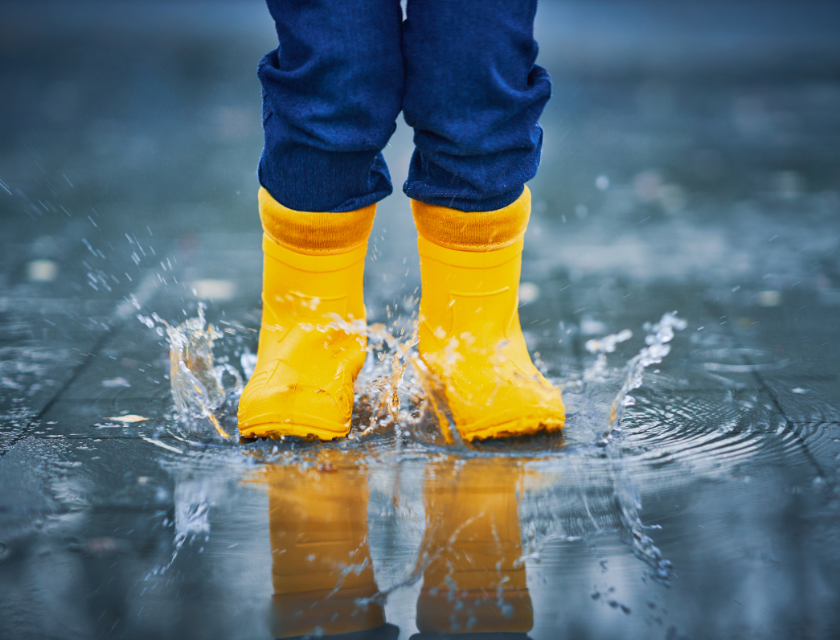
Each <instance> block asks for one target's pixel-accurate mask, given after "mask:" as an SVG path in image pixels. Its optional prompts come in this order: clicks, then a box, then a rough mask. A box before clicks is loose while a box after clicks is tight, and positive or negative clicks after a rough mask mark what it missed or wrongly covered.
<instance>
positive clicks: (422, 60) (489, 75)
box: [258, 0, 551, 211]
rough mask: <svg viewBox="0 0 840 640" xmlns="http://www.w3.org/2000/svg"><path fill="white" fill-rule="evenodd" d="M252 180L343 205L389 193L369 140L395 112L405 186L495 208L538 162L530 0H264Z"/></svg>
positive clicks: (288, 202)
mask: <svg viewBox="0 0 840 640" xmlns="http://www.w3.org/2000/svg"><path fill="white" fill-rule="evenodd" d="M267 2H268V7H269V10H270V11H271V15H272V17H273V18H274V21H275V24H276V27H277V35H278V38H279V41H280V46H279V47H278V48H277V49H276V50H274V51H272V52H271V53H269V54H268V55H266V56H265V57H264V58H263V59H262V61H261V62H260V65H259V70H258V75H259V78H260V82H261V83H262V88H263V128H264V130H265V148H264V150H263V155H262V158H261V159H260V166H259V179H260V184H262V186H264V187H265V188H266V190H267V191H268V192H269V193H270V194H271V195H272V196H274V198H275V200H277V201H278V202H280V203H281V204H282V205H284V206H286V207H288V208H290V209H294V210H297V211H352V210H354V209H359V208H361V207H364V206H367V205H369V204H372V203H374V202H377V201H379V200H381V199H382V198H384V197H385V196H387V195H389V194H390V193H391V191H392V187H391V179H390V176H389V174H388V168H387V166H386V165H385V161H384V159H383V157H382V154H381V150H382V149H383V148H384V147H385V145H386V144H387V142H388V139H389V138H390V137H391V135H392V134H393V132H394V130H395V128H396V118H397V116H398V115H399V113H400V111H402V112H403V115H404V117H405V121H406V123H408V124H409V125H410V126H411V127H413V128H414V144H415V151H414V155H413V157H412V160H411V166H410V168H409V174H408V180H407V181H406V183H405V185H404V187H403V188H404V190H405V193H406V194H407V195H408V196H409V197H411V198H414V199H416V200H419V201H421V202H425V203H428V204H435V205H443V206H447V207H451V208H455V209H459V210H461V211H493V210H495V209H499V208H501V207H505V206H507V205H508V204H510V203H511V202H513V201H514V200H516V199H517V198H518V197H519V196H520V194H521V193H522V190H523V187H524V185H525V183H526V182H527V181H528V180H530V179H531V178H533V177H534V176H535V175H536V172H537V166H538V165H539V159H540V149H541V146H542V128H541V127H540V126H539V124H538V123H537V121H538V119H539V116H540V114H541V113H542V110H543V108H544V107H545V104H546V102H547V101H548V99H549V97H550V96H551V81H550V79H549V76H548V73H547V72H546V71H545V69H543V68H542V67H540V66H538V65H536V64H535V63H534V62H535V60H536V57H537V43H536V42H535V41H534V37H533V24H534V15H535V13H536V4H537V3H536V0H408V3H407V17H406V19H405V21H403V15H402V9H401V8H400V3H399V0H267Z"/></svg>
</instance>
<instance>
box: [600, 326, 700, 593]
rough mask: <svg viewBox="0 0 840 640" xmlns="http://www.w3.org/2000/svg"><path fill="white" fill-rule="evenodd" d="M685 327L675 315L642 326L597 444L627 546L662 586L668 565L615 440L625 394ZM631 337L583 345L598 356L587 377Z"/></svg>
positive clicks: (626, 334)
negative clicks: (650, 533) (644, 519)
mask: <svg viewBox="0 0 840 640" xmlns="http://www.w3.org/2000/svg"><path fill="white" fill-rule="evenodd" d="M686 326H687V323H686V321H685V320H683V319H682V318H678V317H677V314H676V312H669V313H666V314H664V315H663V316H662V319H661V320H660V321H659V322H657V323H656V324H650V323H645V325H644V329H645V331H647V332H648V335H647V336H646V337H645V346H644V347H643V348H642V350H641V351H640V352H639V353H638V354H636V355H635V356H634V357H633V358H631V359H630V360H629V361H628V362H627V365H626V366H625V368H624V378H623V381H622V384H621V388H620V389H619V390H618V393H617V394H616V396H615V399H614V400H613V402H612V407H611V410H610V417H609V421H608V424H607V430H606V431H605V432H604V433H603V434H602V436H601V440H600V442H599V443H598V446H600V447H603V448H604V450H605V452H606V456H607V459H608V460H609V461H610V463H611V464H610V466H609V471H610V476H611V481H612V486H613V496H614V498H615V504H616V506H617V507H618V509H619V511H620V519H621V523H622V526H623V528H624V530H625V533H626V534H627V536H628V538H629V539H628V540H627V542H628V544H629V545H630V547H631V548H632V549H633V551H634V553H635V554H636V555H637V556H638V557H639V558H641V559H642V560H644V561H645V562H646V563H647V564H648V565H649V566H650V567H651V569H652V570H653V574H652V577H653V579H655V580H658V581H660V582H663V583H667V582H668V580H669V579H670V575H671V563H670V561H668V560H666V559H665V558H663V557H662V552H661V551H660V550H659V549H658V548H657V547H656V545H654V544H653V540H652V539H651V538H650V536H648V535H647V534H646V533H645V526H644V524H643V523H642V520H641V517H640V516H639V512H640V511H641V508H642V505H641V499H640V497H639V492H638V490H637V489H636V487H635V485H634V483H633V480H632V477H631V475H630V473H629V471H628V468H627V464H626V463H625V461H624V460H623V458H622V448H621V443H620V441H618V439H617V438H616V437H615V436H617V435H619V434H620V433H621V429H620V424H621V419H622V417H623V416H624V409H625V407H627V406H628V404H630V403H628V402H627V400H628V399H629V396H628V394H629V393H630V391H632V390H633V389H638V388H639V387H641V386H642V377H643V374H644V371H645V369H646V368H647V367H649V366H650V365H652V364H658V363H660V362H662V359H663V358H664V357H665V356H667V355H668V354H669V353H670V351H671V345H670V344H668V343H669V342H671V340H673V338H674V330H677V331H681V330H683V329H685V327H686ZM631 336H632V333H631V332H630V331H629V330H626V329H625V330H624V331H621V332H620V333H617V334H615V335H611V336H607V337H605V338H602V339H600V340H590V341H588V342H587V343H586V349H587V350H588V351H589V352H590V353H595V354H597V358H596V361H595V365H594V366H593V368H592V371H590V372H589V374H588V375H589V378H590V379H594V378H595V376H597V375H600V374H602V373H604V372H605V371H606V354H607V353H612V352H614V351H615V348H616V345H617V344H619V343H620V342H624V341H626V340H628V339H630V337H631Z"/></svg>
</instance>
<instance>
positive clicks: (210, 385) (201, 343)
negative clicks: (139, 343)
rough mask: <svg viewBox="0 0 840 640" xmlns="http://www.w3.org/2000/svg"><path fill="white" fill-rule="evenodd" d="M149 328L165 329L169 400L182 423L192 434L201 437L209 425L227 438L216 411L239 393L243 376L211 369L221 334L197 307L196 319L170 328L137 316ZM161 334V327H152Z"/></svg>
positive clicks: (229, 368) (156, 319)
mask: <svg viewBox="0 0 840 640" xmlns="http://www.w3.org/2000/svg"><path fill="white" fill-rule="evenodd" d="M138 318H139V319H140V320H141V321H142V322H143V323H144V324H146V326H149V327H155V323H157V324H159V325H163V327H165V328H166V337H167V339H168V341H169V381H170V385H171V387H172V399H173V401H174V402H175V407H176V409H177V411H178V416H179V418H180V420H181V423H182V424H183V425H185V426H186V427H187V429H188V430H190V431H191V432H193V433H196V434H204V433H205V432H206V424H207V422H208V421H209V422H210V424H212V425H213V427H214V429H215V431H216V433H217V434H218V435H220V436H221V437H222V438H226V439H229V438H231V437H232V436H231V435H229V434H228V433H227V432H226V431H225V430H224V429H223V428H222V426H221V425H220V424H219V420H218V418H217V417H216V413H215V412H216V410H217V409H219V408H220V407H221V406H222V405H223V404H224V402H225V399H226V398H227V397H228V396H233V397H236V396H238V395H239V394H240V393H241V392H242V376H241V375H240V373H239V371H237V370H236V368H234V367H233V366H231V365H230V364H227V363H223V364H221V365H217V366H214V365H213V343H214V341H215V340H217V339H218V338H220V337H221V336H222V334H221V333H220V332H219V331H218V330H217V329H216V328H215V327H214V326H213V325H212V324H207V321H206V320H205V318H204V305H203V304H199V306H198V316H197V317H195V318H189V319H187V320H186V321H184V322H182V323H181V324H179V325H178V326H177V327H173V326H172V325H170V324H169V323H167V322H166V321H165V320H163V319H162V318H161V317H160V316H158V315H157V314H152V316H151V317H150V318H145V317H143V316H138ZM155 328H156V329H157V330H158V331H159V332H161V327H160V326H157V327H155ZM225 374H229V375H230V376H231V377H232V378H233V386H232V387H231V388H229V389H226V388H225V385H224V383H223V378H224V376H225Z"/></svg>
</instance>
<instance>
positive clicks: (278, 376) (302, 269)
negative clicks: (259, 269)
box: [239, 189, 376, 440]
mask: <svg viewBox="0 0 840 640" xmlns="http://www.w3.org/2000/svg"><path fill="white" fill-rule="evenodd" d="M375 212H376V205H371V206H369V207H366V208H364V209H359V210H358V211H349V212H346V213H308V212H300V211H292V210H291V209H287V208H285V207H284V206H282V205H281V204H279V203H278V202H276V201H275V200H274V199H273V198H272V197H271V196H270V195H269V193H268V192H267V191H266V190H265V189H260V216H261V218H262V222H263V228H264V229H265V235H264V237H263V251H264V253H265V258H264V268H263V317H262V326H261V327H260V344H259V351H258V352H257V366H256V368H255V370H254V375H253V376H252V377H251V380H250V381H249V382H248V385H247V386H246V387H245V390H244V391H243V393H242V398H241V400H240V403H239V432H240V435H242V436H243V437H246V438H259V437H266V436H268V437H279V436H284V435H290V436H301V437H306V436H315V437H317V438H319V439H321V440H332V439H334V438H338V437H342V436H345V435H347V433H348V432H349V430H350V416H351V414H352V411H353V383H354V382H355V379H356V376H357V375H358V373H359V371H360V369H361V368H362V365H363V364H364V361H365V344H366V342H365V337H364V334H363V332H362V333H355V334H353V333H348V332H345V331H342V330H340V329H338V328H336V327H334V326H329V325H330V323H333V322H334V321H335V318H336V316H338V317H339V318H341V319H343V320H346V321H351V320H361V321H362V322H364V320H365V307H364V300H363V297H362V283H363V279H364V260H365V252H366V250H367V238H368V236H369V235H370V230H371V227H372V226H373V218H374V215H375Z"/></svg>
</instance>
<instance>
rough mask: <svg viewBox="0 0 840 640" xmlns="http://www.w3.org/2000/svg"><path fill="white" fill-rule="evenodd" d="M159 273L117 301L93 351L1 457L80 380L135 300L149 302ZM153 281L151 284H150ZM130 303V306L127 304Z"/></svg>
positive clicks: (28, 432)
mask: <svg viewBox="0 0 840 640" xmlns="http://www.w3.org/2000/svg"><path fill="white" fill-rule="evenodd" d="M156 275H157V272H156V271H152V270H151V269H150V270H149V271H148V272H147V273H146V275H145V276H144V277H143V279H142V280H141V281H140V284H139V285H138V286H137V288H136V289H135V290H134V292H133V293H131V294H129V296H128V297H127V298H125V299H123V300H122V301H120V302H119V303H117V306H116V308H115V309H114V311H113V312H112V313H111V314H110V315H109V316H108V320H109V325H108V326H106V327H105V328H104V329H103V330H102V333H101V334H100V335H99V337H98V338H97V339H96V342H95V343H94V345H93V348H92V349H91V351H92V353H89V354H84V360H82V362H80V363H77V365H76V368H75V369H74V370H73V372H72V373H71V374H70V377H69V378H68V379H67V380H66V381H65V382H64V384H62V385H61V387H59V389H58V390H57V391H56V392H55V393H54V394H53V396H52V397H51V398H50V399H49V400H47V402H46V403H44V405H43V406H42V407H41V409H40V410H39V411H38V412H36V413H35V415H33V416H32V417H30V418H29V420H28V422H27V423H26V426H24V427H23V429H21V431H20V433H19V434H18V435H16V436H15V437H14V438H12V439H11V440H10V441H9V443H8V444H7V445H5V446H4V447H3V449H2V450H0V458H3V457H5V455H6V454H7V453H8V452H9V451H11V450H12V448H13V447H14V446H15V445H16V444H17V443H18V442H20V441H21V440H22V439H23V438H25V437H26V436H28V435H29V434H30V433H31V432H32V431H33V430H34V429H35V425H36V424H37V423H38V422H39V421H40V420H41V418H43V417H44V415H45V414H46V413H47V412H48V411H49V410H50V409H51V408H52V407H53V406H54V405H55V404H56V403H57V402H58V401H59V399H60V398H61V394H63V393H64V392H65V391H67V389H69V388H70V386H71V385H72V384H73V383H74V382H75V381H76V380H78V378H79V376H80V375H81V373H82V372H83V371H84V370H85V369H86V368H87V367H88V365H89V364H90V363H91V362H92V361H93V359H94V358H95V357H96V355H97V354H98V353H99V352H100V351H101V350H102V348H103V347H104V346H105V345H106V344H107V342H108V340H109V339H110V338H111V337H112V336H113V335H115V334H116V333H118V330H119V329H120V328H121V327H122V325H123V324H124V323H125V321H126V320H127V319H128V316H129V315H130V313H131V310H130V309H129V307H130V308H136V307H135V304H134V303H135V302H136V303H137V304H139V305H140V306H141V307H142V306H143V304H145V303H146V302H148V300H149V298H151V296H152V294H153V293H154V291H155V290H156V288H157V280H156V278H155V276H156ZM149 283H151V284H149ZM126 305H128V306H126Z"/></svg>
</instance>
